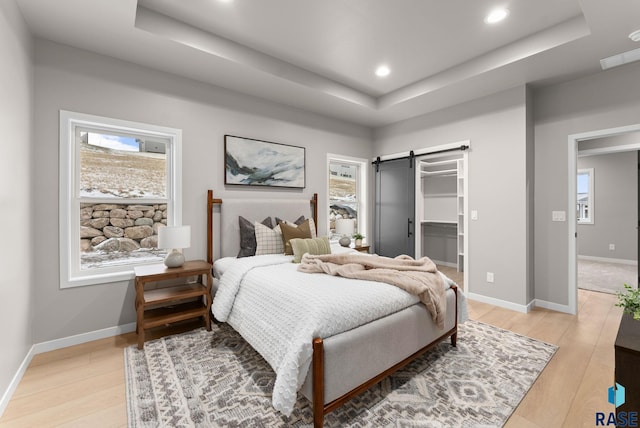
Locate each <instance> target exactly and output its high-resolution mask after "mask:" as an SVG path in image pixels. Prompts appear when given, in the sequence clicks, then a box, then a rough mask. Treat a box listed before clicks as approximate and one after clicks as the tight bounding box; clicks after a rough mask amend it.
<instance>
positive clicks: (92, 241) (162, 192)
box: [60, 111, 182, 288]
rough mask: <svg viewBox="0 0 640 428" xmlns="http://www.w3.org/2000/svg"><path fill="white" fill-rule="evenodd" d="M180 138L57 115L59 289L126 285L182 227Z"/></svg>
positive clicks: (171, 132) (155, 129) (149, 128)
mask: <svg viewBox="0 0 640 428" xmlns="http://www.w3.org/2000/svg"><path fill="white" fill-rule="evenodd" d="M181 134H182V133H181V131H180V130H178V129H171V128H164V127H159V126H155V125H147V124H142V123H134V122H128V121H122V120H116V119H109V118H105V117H98V116H91V115H87V114H81V113H73V112H68V111H60V287H61V288H67V287H76V286H82V285H89V284H97V283H105V282H113V281H121V280H128V279H130V278H132V276H133V266H134V265H136V264H143V263H158V262H161V261H162V259H163V258H164V255H165V254H166V251H165V250H161V249H158V248H157V231H158V228H160V227H164V226H165V225H180V224H181V221H182V206H181V181H180V177H181Z"/></svg>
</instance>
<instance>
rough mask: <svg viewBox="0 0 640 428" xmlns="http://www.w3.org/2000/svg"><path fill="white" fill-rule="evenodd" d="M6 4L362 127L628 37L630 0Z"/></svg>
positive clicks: (553, 68)
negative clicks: (386, 70) (490, 21)
mask: <svg viewBox="0 0 640 428" xmlns="http://www.w3.org/2000/svg"><path fill="white" fill-rule="evenodd" d="M17 2H18V5H19V6H20V8H21V10H22V12H23V14H24V17H25V20H26V21H27V24H28V25H29V27H30V28H31V30H32V32H33V33H34V34H36V35H37V36H39V37H43V38H46V39H50V40H53V41H56V42H60V43H64V44H68V45H71V46H75V47H78V48H82V49H86V50H90V51H94V52H97V53H100V54H104V55H109V56H113V57H116V58H120V59H123V60H126V61H131V62H134V63H138V64H141V65H146V66H149V67H153V68H156V69H159V70H163V71H167V72H170V73H174V74H177V75H181V76H185V77H188V78H192V79H196V80H199V81H202V82H206V83H211V84H214V85H218V86H222V87H225V88H229V89H232V90H237V91H239V92H243V93H247V94H250V95H255V96H258V97H261V98H265V99H269V100H273V101H276V102H280V103H283V104H287V105H290V106H294V107H298V108H302V109H305V110H309V111H313V112H317V113H320V114H323V115H327V116H332V117H337V118H340V119H342V120H346V121H350V122H354V123H358V124H362V125H366V126H373V127H375V126H381V125H385V124H389V123H393V122H396V121H399V120H403V119H407V118H410V117H413V116H417V115H420V114H424V113H427V112H430V111H434V110H438V109H441V108H444V107H448V106H451V105H454V104H457V103H460V102H464V101H468V100H471V99H474V98H478V97H481V96H484V95H487V94H490V93H495V92H498V91H501V90H503V89H507V88H511V87H514V86H518V85H522V84H525V83H530V84H533V85H544V84H550V83H555V82H559V81H563V80H568V79H571V78H575V77H577V76H581V75H586V74H591V73H594V72H599V71H600V70H601V68H600V63H599V60H600V59H602V58H605V57H608V56H611V55H615V54H619V53H622V52H625V51H628V50H632V49H636V48H639V47H640V43H636V42H632V41H631V40H630V39H629V38H628V35H629V33H631V32H632V31H634V30H637V29H640V2H639V1H638V0H608V1H603V0H581V1H578V0H529V1H525V0H519V1H518V0H473V1H472V0H321V1H319V0H269V1H265V0H227V1H222V0H189V1H180V0H138V1H135V0H56V1H50V0H17ZM498 6H503V7H507V8H508V9H509V11H510V15H509V16H508V17H507V19H506V20H505V21H503V22H501V23H499V24H495V25H492V26H490V25H487V24H485V23H484V17H485V15H486V14H487V13H488V12H489V11H491V10H492V9H494V8H496V7H498ZM382 63H384V64H387V65H388V66H389V67H390V68H391V74H390V75H389V76H387V77H386V78H379V77H377V76H375V74H374V70H375V68H376V67H377V66H378V65H379V64H382Z"/></svg>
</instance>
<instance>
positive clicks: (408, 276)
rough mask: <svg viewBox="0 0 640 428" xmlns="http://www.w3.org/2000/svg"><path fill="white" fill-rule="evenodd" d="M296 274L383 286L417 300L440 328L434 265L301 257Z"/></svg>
mask: <svg viewBox="0 0 640 428" xmlns="http://www.w3.org/2000/svg"><path fill="white" fill-rule="evenodd" d="M298 271H300V272H306V273H326V274H329V275H335V276H342V277H345V278H353V279H365V280H369V281H377V282H386V283H388V284H392V285H395V286H396V287H399V288H402V289H403V290H405V291H407V292H408V293H411V294H413V295H415V296H418V297H419V298H420V301H421V302H422V303H423V304H424V305H425V306H426V307H427V309H428V310H429V313H431V318H432V319H433V321H434V322H435V323H436V325H437V326H438V327H440V328H441V329H442V328H444V317H445V311H446V304H445V288H444V283H443V280H442V277H441V276H440V274H439V272H438V269H437V268H436V265H435V263H433V261H432V260H431V259H430V258H428V257H422V258H420V259H418V260H415V259H413V258H412V257H409V256H406V255H402V256H398V257H396V258H390V257H384V256H376V255H373V256H365V255H360V254H353V253H344V254H326V255H311V254H305V255H303V256H302V263H301V264H300V266H299V267H298Z"/></svg>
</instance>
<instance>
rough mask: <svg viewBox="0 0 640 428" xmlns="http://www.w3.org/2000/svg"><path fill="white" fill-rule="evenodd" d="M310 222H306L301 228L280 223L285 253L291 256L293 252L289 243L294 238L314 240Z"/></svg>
mask: <svg viewBox="0 0 640 428" xmlns="http://www.w3.org/2000/svg"><path fill="white" fill-rule="evenodd" d="M309 227H310V222H309V220H305V221H303V222H302V224H300V225H299V226H295V225H292V224H289V223H287V222H282V223H280V229H281V230H282V240H283V241H284V253H285V254H288V255H291V254H293V250H292V249H291V244H290V243H289V241H290V240H291V239H293V238H313V236H311V229H310V228H309Z"/></svg>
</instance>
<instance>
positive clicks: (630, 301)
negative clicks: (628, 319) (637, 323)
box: [616, 284, 640, 320]
mask: <svg viewBox="0 0 640 428" xmlns="http://www.w3.org/2000/svg"><path fill="white" fill-rule="evenodd" d="M624 288H625V290H627V291H626V292H625V293H621V292H617V293H616V296H618V303H616V306H620V307H621V308H624V312H625V313H627V314H631V315H633V319H634V320H640V289H638V288H634V287H631V286H630V285H628V284H624Z"/></svg>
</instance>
